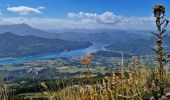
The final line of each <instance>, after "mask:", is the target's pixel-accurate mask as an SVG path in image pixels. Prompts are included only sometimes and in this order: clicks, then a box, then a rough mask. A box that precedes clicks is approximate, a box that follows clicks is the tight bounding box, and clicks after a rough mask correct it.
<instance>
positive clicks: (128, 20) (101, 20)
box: [0, 12, 170, 30]
mask: <svg viewBox="0 0 170 100" xmlns="http://www.w3.org/2000/svg"><path fill="white" fill-rule="evenodd" d="M0 20H1V21H0V24H20V23H27V24H29V25H31V26H34V27H37V28H41V29H47V30H49V29H62V28H87V29H93V28H109V29H135V30H147V29H153V28H154V27H155V23H154V17H153V16H148V17H133V16H132V17H126V16H120V15H115V14H114V13H112V12H105V13H102V14H96V13H83V12H80V13H68V19H67V18H66V19H50V18H24V17H19V18H1V19H0ZM168 29H170V25H169V26H168Z"/></svg>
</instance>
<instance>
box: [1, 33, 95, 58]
mask: <svg viewBox="0 0 170 100" xmlns="http://www.w3.org/2000/svg"><path fill="white" fill-rule="evenodd" d="M90 45H92V43H90V42H74V41H65V40H61V39H47V38H41V37H36V36H31V35H30V36H19V35H15V34H13V33H10V32H7V33H3V34H0V58H8V57H24V56H34V55H40V54H46V53H54V52H55V53H57V52H58V53H59V52H62V51H65V50H67V51H70V50H77V49H82V48H87V47H88V46H90Z"/></svg>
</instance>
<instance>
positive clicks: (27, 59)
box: [0, 43, 108, 65]
mask: <svg viewBox="0 0 170 100" xmlns="http://www.w3.org/2000/svg"><path fill="white" fill-rule="evenodd" d="M106 45H108V44H104V43H93V45H91V46H90V47H88V48H85V49H81V50H72V51H69V52H61V53H49V54H44V55H38V56H29V57H21V58H5V59H0V65H9V64H18V63H24V62H30V61H35V60H43V59H50V58H58V57H73V58H75V57H80V56H83V55H87V54H90V53H95V52H97V51H99V50H103V49H105V48H104V47H105V46H106Z"/></svg>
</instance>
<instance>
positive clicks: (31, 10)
mask: <svg viewBox="0 0 170 100" xmlns="http://www.w3.org/2000/svg"><path fill="white" fill-rule="evenodd" d="M41 9H44V7H38V8H31V7H27V6H16V7H8V8H7V10H8V11H10V12H13V13H18V14H20V15H29V14H40V13H42V12H41Z"/></svg>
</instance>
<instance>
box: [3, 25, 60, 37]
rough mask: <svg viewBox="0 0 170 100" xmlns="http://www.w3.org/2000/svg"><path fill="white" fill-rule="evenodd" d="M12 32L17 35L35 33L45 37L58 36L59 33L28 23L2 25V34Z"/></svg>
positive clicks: (34, 34)
mask: <svg viewBox="0 0 170 100" xmlns="http://www.w3.org/2000/svg"><path fill="white" fill-rule="evenodd" d="M6 32H11V33H13V34H16V35H21V36H26V35H33V36H38V37H43V38H57V37H58V36H57V34H55V33H52V32H48V31H44V30H40V29H36V28H33V27H31V26H29V25H28V24H24V23H23V24H11V25H0V34H2V33H6Z"/></svg>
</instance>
